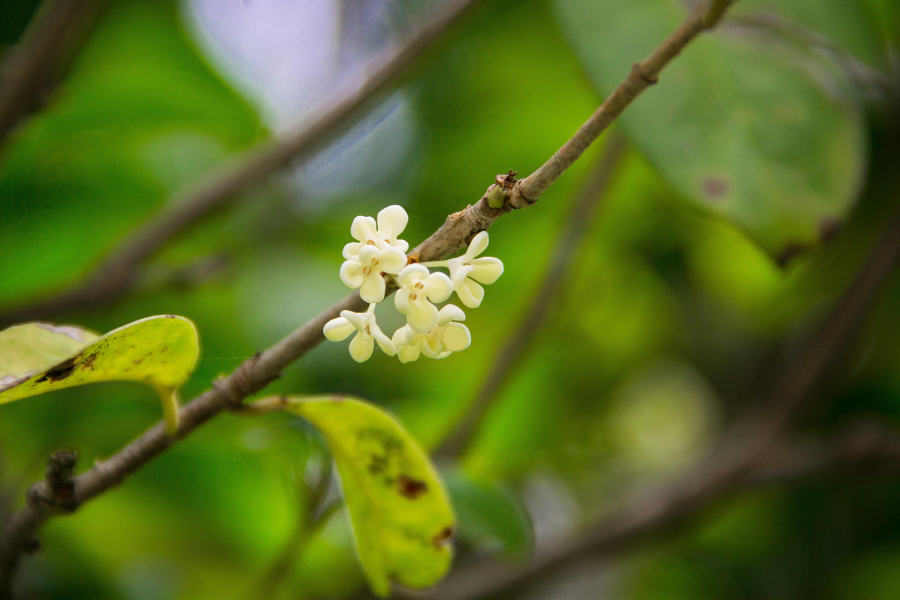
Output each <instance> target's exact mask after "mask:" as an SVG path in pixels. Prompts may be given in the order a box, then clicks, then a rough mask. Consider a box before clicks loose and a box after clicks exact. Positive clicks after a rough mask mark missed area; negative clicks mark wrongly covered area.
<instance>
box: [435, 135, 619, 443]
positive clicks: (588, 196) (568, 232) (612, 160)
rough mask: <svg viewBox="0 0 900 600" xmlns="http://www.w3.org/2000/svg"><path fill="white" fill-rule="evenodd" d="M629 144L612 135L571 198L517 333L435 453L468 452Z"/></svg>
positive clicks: (536, 328)
mask: <svg viewBox="0 0 900 600" xmlns="http://www.w3.org/2000/svg"><path fill="white" fill-rule="evenodd" d="M624 150H625V141H624V139H622V138H621V137H619V136H615V137H613V138H612V139H610V140H609V142H608V145H607V148H606V149H605V151H604V154H603V156H602V157H601V160H600V161H599V162H598V163H597V166H596V168H595V169H594V171H593V172H592V173H591V174H590V175H589V176H588V179H587V181H586V182H585V184H584V186H583V187H582V189H581V190H580V191H579V193H578V196H577V198H576V199H575V201H574V202H573V203H572V208H571V210H570V212H569V214H568V215H567V217H566V222H565V225H564V226H563V228H562V230H561V231H560V232H559V234H558V235H557V238H556V245H555V247H554V248H553V251H552V254H551V257H550V263H549V264H548V266H547V269H546V270H545V271H544V275H543V279H541V281H540V283H539V284H538V286H537V289H536V291H535V292H534V295H533V296H532V299H531V302H530V303H529V304H528V306H527V307H526V308H525V311H524V313H523V314H522V316H521V317H520V318H519V319H518V321H517V322H516V324H515V327H514V330H513V332H512V334H511V335H510V336H509V337H507V338H506V341H505V342H504V343H503V345H502V346H501V347H500V349H499V350H498V351H497V352H496V354H495V356H494V359H493V361H492V362H491V369H490V371H489V372H488V374H487V377H485V379H484V382H483V383H482V385H481V386H480V387H479V388H478V391H477V392H476V393H475V398H474V399H473V400H472V402H471V404H470V405H469V407H468V409H467V410H466V412H465V414H464V415H463V416H462V418H461V419H460V422H459V424H458V425H457V426H456V427H455V428H454V429H453V430H452V432H451V434H450V435H449V436H448V437H447V438H446V440H445V441H444V442H443V443H442V444H441V446H440V447H439V448H438V449H437V450H436V451H435V453H436V454H438V455H450V456H455V455H459V454H462V453H464V452H465V449H466V448H467V447H468V445H469V443H470V442H471V441H472V437H473V436H474V434H475V431H476V430H477V428H478V425H479V423H480V422H481V419H482V418H483V417H484V415H485V414H486V413H487V412H488V410H489V409H490V408H491V406H492V405H493V404H494V402H495V401H496V399H497V398H498V397H499V395H500V393H501V392H502V391H503V388H504V386H505V385H506V382H507V381H508V380H509V376H510V374H511V373H512V372H513V371H514V370H515V369H516V367H517V366H518V365H519V363H520V362H521V361H522V359H523V357H525V356H526V355H527V353H528V351H529V349H530V348H531V342H532V340H533V339H534V338H535V336H537V335H538V334H539V333H540V330H541V326H542V325H543V324H544V321H545V320H546V318H547V314H548V311H549V308H550V306H551V304H552V303H553V301H554V300H555V299H556V298H557V296H558V292H559V288H560V286H561V285H562V282H563V281H564V280H565V278H566V276H568V275H569V272H570V270H571V266H572V264H573V263H574V262H575V261H576V259H577V258H578V256H579V254H578V250H579V248H580V247H581V245H582V243H583V242H584V237H585V236H586V235H587V232H588V231H589V229H590V225H591V222H592V221H593V217H594V214H595V213H596V212H597V210H598V208H599V206H600V203H601V202H602V201H603V199H604V198H605V197H606V195H607V192H608V190H609V187H610V184H611V181H612V178H613V175H614V173H615V168H616V165H618V164H619V161H620V159H621V157H622V154H623V153H624Z"/></svg>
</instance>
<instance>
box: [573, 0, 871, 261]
mask: <svg viewBox="0 0 900 600" xmlns="http://www.w3.org/2000/svg"><path fill="white" fill-rule="evenodd" d="M556 4H557V7H558V9H559V13H560V15H561V18H562V22H563V24H564V25H565V27H566V30H567V33H568V35H569V38H570V39H571V41H572V43H573V45H574V47H575V49H576V51H577V52H578V54H579V55H580V56H581V58H582V60H583V62H584V64H585V65H586V67H587V70H588V72H589V75H590V76H591V79H592V80H593V82H594V83H595V84H596V85H597V87H598V88H599V90H600V91H601V92H602V93H609V92H610V91H612V89H613V88H614V86H616V85H617V84H618V83H619V82H620V81H622V80H623V79H624V78H625V76H626V75H627V74H628V72H629V69H630V68H631V65H632V63H634V61H636V60H639V59H641V58H643V57H645V56H647V54H649V53H650V51H652V50H653V48H654V46H655V45H656V44H658V43H659V42H660V41H661V40H663V39H665V38H666V36H668V35H669V34H670V33H671V32H672V31H674V30H675V29H676V28H677V27H678V25H679V24H680V23H681V22H682V21H683V20H684V18H685V17H686V16H687V8H686V5H684V3H682V2H680V1H678V0H635V1H633V2H618V1H616V0H556ZM620 122H621V124H622V126H623V127H624V128H625V130H626V131H627V133H628V135H629V137H630V138H631V140H632V141H633V142H634V143H635V145H636V146H637V147H638V148H639V150H640V151H641V152H642V153H643V154H644V155H645V156H646V157H647V158H648V159H649V161H650V162H651V163H652V164H653V165H654V166H655V167H656V168H657V169H658V170H659V172H660V173H661V174H662V175H663V177H664V178H665V179H666V180H667V181H668V183H669V184H670V185H672V186H673V187H674V188H675V189H676V190H677V191H678V192H680V194H681V195H683V196H684V197H685V198H686V199H687V200H688V201H690V202H691V203H692V204H694V205H696V206H699V207H702V208H704V209H705V210H708V211H711V212H712V213H715V214H717V215H721V216H723V217H725V218H727V219H728V220H730V221H731V222H733V223H735V224H737V225H738V226H739V227H740V228H742V229H743V230H744V231H746V232H747V233H748V234H749V235H750V236H751V237H752V238H753V239H755V240H756V241H757V243H759V244H760V245H761V246H762V247H763V248H765V249H766V250H767V251H768V252H769V253H770V254H772V255H774V256H776V257H778V258H779V259H780V260H782V261H786V260H788V259H789V258H791V257H792V256H794V255H796V254H798V253H799V252H801V251H803V250H806V249H809V248H811V247H814V246H816V245H818V244H820V243H821V242H822V241H825V240H827V239H828V238H829V237H830V236H831V235H832V234H833V233H834V232H835V230H836V228H837V226H838V225H839V224H840V222H841V221H843V219H844V218H845V216H846V214H847V212H848V211H849V209H850V208H851V207H852V205H853V203H854V201H855V199H856V197H857V194H858V193H859V189H860V184H861V181H862V177H863V174H864V171H865V163H866V150H865V148H866V133H865V129H864V122H863V116H862V112H861V109H860V107H859V106H858V105H857V104H856V103H855V102H853V101H851V100H850V99H848V98H845V97H842V96H841V92H840V86H839V85H838V83H837V82H836V81H835V80H834V78H833V77H832V76H831V75H830V74H829V72H828V71H827V70H826V69H825V68H824V67H823V66H822V65H821V64H820V63H818V62H816V61H815V59H813V58H810V57H809V56H807V55H805V54H803V53H801V52H800V51H799V50H798V49H797V48H796V47H795V46H791V45H788V44H784V43H776V41H774V40H770V39H768V38H766V39H759V38H757V37H752V36H738V35H736V34H734V32H731V33H729V32H728V31H727V28H722V29H720V30H718V31H715V32H711V33H706V34H703V35H702V36H701V37H699V38H698V39H696V40H695V41H694V42H692V43H691V44H690V45H689V46H688V48H687V49H686V50H685V51H684V52H683V54H682V55H681V56H679V57H677V58H676V59H675V60H673V61H672V63H671V64H670V65H669V66H668V67H667V68H666V70H665V71H664V72H663V73H662V75H661V77H660V81H659V84H658V85H655V86H653V87H652V88H650V89H649V90H647V91H646V92H645V93H644V95H643V96H642V97H640V98H638V100H637V101H636V102H635V103H634V104H633V105H632V106H630V107H629V108H628V110H626V111H625V113H624V114H623V115H622V117H621V120H620Z"/></svg>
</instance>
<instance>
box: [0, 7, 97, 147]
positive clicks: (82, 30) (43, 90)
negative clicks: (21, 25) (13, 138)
mask: <svg viewBox="0 0 900 600" xmlns="http://www.w3.org/2000/svg"><path fill="white" fill-rule="evenodd" d="M106 4H108V0H44V2H42V3H41V5H40V6H39V7H38V9H37V11H36V12H35V13H34V16H33V17H32V19H31V21H30V22H29V23H28V27H27V28H26V29H25V32H24V33H23V34H22V37H21V39H20V40H19V42H18V43H17V44H16V45H15V46H13V47H12V48H10V49H9V50H7V51H6V53H5V54H4V55H3V62H2V65H0V148H2V145H3V144H4V142H5V141H6V137H7V136H8V135H9V133H10V132H11V131H12V130H13V129H14V128H15V127H16V126H17V125H18V124H19V123H20V122H21V120H22V119H23V118H24V117H25V116H27V115H28V114H30V113H32V112H36V111H38V110H41V109H42V108H43V107H44V105H45V104H46V102H47V98H48V97H49V96H50V94H51V92H52V89H53V87H54V83H55V82H54V79H55V78H57V77H59V76H60V75H61V74H62V72H63V70H64V69H65V68H66V67H67V66H68V64H69V63H70V62H71V60H72V58H73V56H74V55H75V54H76V53H77V52H78V49H79V47H80V45H81V44H82V43H83V42H84V40H85V39H86V38H87V37H88V34H89V32H90V29H91V28H92V27H93V25H94V24H95V23H96V22H97V20H98V19H99V17H100V14H101V12H102V10H103V8H104V7H105V5H106Z"/></svg>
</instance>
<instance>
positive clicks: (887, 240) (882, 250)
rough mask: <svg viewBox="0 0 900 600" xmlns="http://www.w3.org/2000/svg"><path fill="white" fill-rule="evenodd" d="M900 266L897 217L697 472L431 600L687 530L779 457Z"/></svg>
mask: <svg viewBox="0 0 900 600" xmlns="http://www.w3.org/2000/svg"><path fill="white" fill-rule="evenodd" d="M898 261H900V212H898V214H897V215H896V216H895V217H894V219H893V221H892V222H891V224H890V225H889V227H888V228H887V230H886V231H885V233H884V235H883V236H882V237H881V239H880V240H879V242H878V243H877V244H876V246H875V247H874V248H873V250H872V252H871V253H870V254H869V256H868V259H867V260H866V262H865V263H864V264H863V266H862V267H861V268H860V270H859V272H858V274H857V276H856V278H855V280H854V281H853V283H852V284H851V285H850V287H849V288H848V290H847V292H846V293H845V294H844V296H843V298H842V299H841V301H840V302H839V303H838V304H837V306H836V307H835V308H834V309H833V310H832V312H831V314H830V315H829V316H828V318H827V319H825V321H824V322H823V324H822V326H821V327H820V329H819V332H818V334H817V335H816V336H814V337H813V338H812V339H811V340H810V342H809V343H808V344H807V345H806V346H805V351H804V352H803V353H801V354H800V355H799V356H798V357H797V359H796V360H794V361H792V363H791V364H790V365H789V366H788V367H787V368H786V369H785V370H784V376H783V377H782V378H781V380H780V382H779V383H778V385H777V386H776V388H775V391H774V392H773V393H772V394H771V395H770V396H769V398H768V400H767V401H766V402H765V403H763V405H762V406H763V407H764V410H751V411H750V412H749V413H748V414H746V415H745V416H744V417H742V418H741V419H739V420H738V421H737V422H736V423H735V424H734V425H732V426H731V427H730V428H729V429H728V430H727V431H726V432H725V433H723V434H722V436H721V440H720V443H718V444H716V445H715V447H714V448H713V449H712V450H711V451H710V452H709V453H708V454H707V456H706V457H705V458H704V459H703V460H701V461H699V462H698V463H697V465H696V466H695V467H693V468H692V469H690V470H689V471H688V472H687V473H685V474H684V475H682V476H680V477H677V478H676V479H674V480H673V481H670V482H667V483H664V484H661V485H659V486H656V487H653V488H651V489H644V490H641V491H640V493H639V494H637V495H636V496H635V497H633V498H629V499H628V500H627V501H626V502H623V504H622V508H621V509H619V510H617V511H614V512H613V513H612V514H611V515H610V516H609V517H608V518H606V519H603V520H602V521H601V522H600V523H598V524H596V525H595V526H593V527H591V528H589V529H588V530H586V531H585V532H584V533H582V534H581V535H579V536H577V537H575V538H573V539H571V540H569V541H568V542H565V543H563V544H561V545H559V546H557V547H555V548H553V549H551V550H549V551H548V552H546V553H544V554H542V555H541V556H539V557H537V558H536V559H535V560H534V561H533V562H532V563H531V564H529V565H527V566H524V567H519V568H513V567H510V566H509V565H506V564H502V563H497V562H494V561H487V562H485V563H480V564H478V565H476V566H475V567H473V568H472V570H471V571H461V572H459V573H458V574H456V575H451V577H449V578H448V580H447V581H446V583H445V585H444V586H442V587H440V588H438V590H437V592H436V593H435V594H434V595H433V597H435V598H439V599H440V600H462V599H466V600H471V599H474V598H482V597H486V596H490V595H493V594H497V593H500V592H503V593H504V594H511V593H512V591H513V590H517V589H520V588H521V587H522V586H526V585H528V584H529V583H532V582H534V581H536V580H537V579H538V578H540V577H543V576H545V575H547V574H549V573H551V572H554V571H556V570H558V569H561V568H564V567H565V565H566V564H568V563H569V562H570V561H573V560H576V559H580V558H582V557H584V556H590V557H597V556H601V555H607V554H610V553H612V552H618V551H621V550H623V549H625V548H628V547H631V546H633V545H634V544H636V543H637V542H640V541H642V540H644V539H646V538H647V537H648V536H651V535H657V534H658V533H659V532H661V531H665V530H668V529H670V528H672V527H674V526H676V525H678V524H680V523H682V522H684V521H685V520H686V519H687V518H689V517H691V516H692V515H694V514H696V512H697V511H698V510H699V509H700V508H702V507H705V506H707V505H708V504H709V503H710V502H711V501H712V500H714V499H717V498H721V497H723V496H725V495H728V494H731V493H733V492H734V491H735V490H737V489H738V488H739V487H740V486H741V485H743V484H744V482H746V481H748V477H750V475H749V474H750V473H752V472H753V471H754V470H755V469H757V468H758V467H759V466H760V465H761V464H763V462H764V461H765V460H766V459H767V458H768V457H770V456H772V454H773V453H774V452H776V451H777V449H778V447H779V443H780V440H781V439H782V437H783V435H784V432H785V430H786V428H787V426H788V425H789V424H791V423H792V422H793V420H795V419H796V418H797V417H798V416H799V415H801V414H802V413H803V411H804V409H805V408H806V406H807V403H808V402H809V401H810V398H811V397H812V393H813V392H814V391H815V390H816V389H817V387H818V386H819V385H820V384H821V383H822V382H823V380H824V379H825V378H826V377H827V375H828V372H829V369H830V368H831V366H832V365H833V364H834V363H835V361H836V360H837V359H838V358H839V357H840V356H841V354H842V352H843V351H844V349H845V348H846V347H847V346H848V345H849V344H850V343H851V341H852V340H853V338H854V334H855V333H856V332H857V331H858V329H859V327H860V325H861V324H862V322H863V320H864V318H865V316H866V315H867V314H868V313H869V310H870V309H871V306H872V304H873V303H874V301H875V300H876V298H877V296H878V293H879V292H880V291H881V290H882V289H883V288H884V286H885V285H886V283H887V282H888V281H889V279H890V276H891V275H892V274H893V272H894V270H895V268H896V266H897V263H898ZM429 597H432V596H429Z"/></svg>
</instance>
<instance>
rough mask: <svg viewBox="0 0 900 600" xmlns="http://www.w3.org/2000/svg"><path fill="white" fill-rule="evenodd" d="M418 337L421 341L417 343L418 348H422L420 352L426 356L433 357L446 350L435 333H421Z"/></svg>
mask: <svg viewBox="0 0 900 600" xmlns="http://www.w3.org/2000/svg"><path fill="white" fill-rule="evenodd" d="M420 339H421V340H422V342H421V343H420V344H419V348H420V349H421V350H422V354H424V355H425V356H427V357H428V358H435V357H437V356H438V355H439V354H440V353H442V352H444V351H445V350H446V349H445V348H444V344H443V342H441V338H440V337H438V335H437V334H435V333H429V334H428V335H423V336H422V337H421V338H420Z"/></svg>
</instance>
